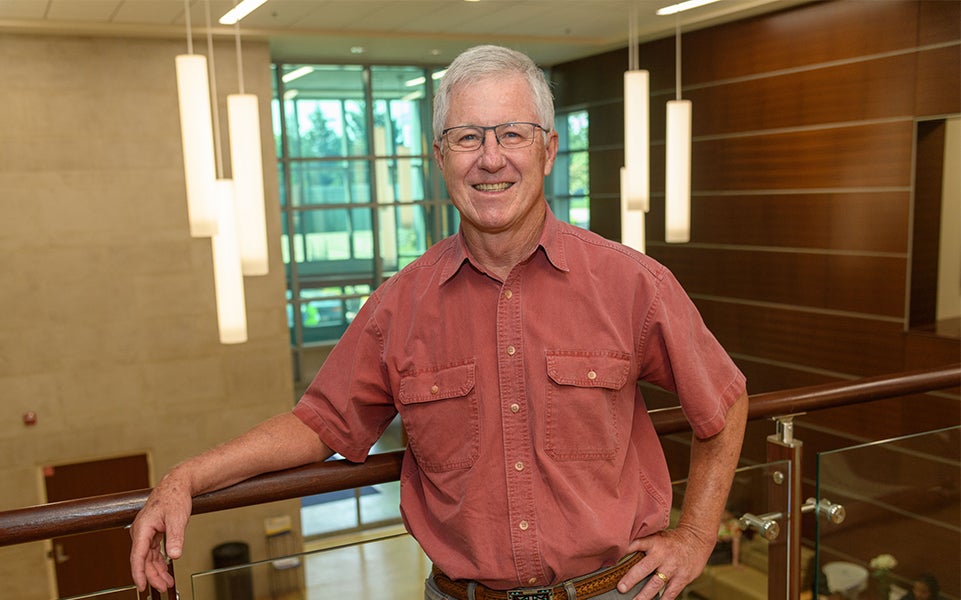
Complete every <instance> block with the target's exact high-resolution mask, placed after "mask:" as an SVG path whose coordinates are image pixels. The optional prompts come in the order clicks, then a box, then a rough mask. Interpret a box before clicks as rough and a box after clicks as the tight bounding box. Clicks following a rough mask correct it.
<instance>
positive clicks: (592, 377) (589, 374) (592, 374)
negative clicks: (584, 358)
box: [587, 369, 597, 381]
mask: <svg viewBox="0 0 961 600" xmlns="http://www.w3.org/2000/svg"><path fill="white" fill-rule="evenodd" d="M587 378H588V379H590V380H591V381H594V380H595V379H597V373H595V372H594V369H591V370H590V371H588V372H587Z"/></svg>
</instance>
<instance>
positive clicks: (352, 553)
mask: <svg viewBox="0 0 961 600" xmlns="http://www.w3.org/2000/svg"><path fill="white" fill-rule="evenodd" d="M369 535H371V534H370V533H366V534H359V535H358V536H356V537H355V539H354V540H352V541H349V542H344V543H337V544H336V545H333V546H329V547H325V548H321V549H318V550H314V551H310V552H303V553H299V554H293V555H290V556H285V557H283V558H274V559H269V560H264V561H259V562H252V563H249V564H244V565H238V566H232V567H225V568H221V569H214V570H211V571H204V572H201V573H196V574H194V575H192V576H191V588H192V593H193V600H253V599H254V598H257V599H260V598H272V599H276V600H281V599H282V600H308V599H309V600H343V599H345V598H349V599H350V600H383V598H423V595H424V580H425V579H426V578H427V575H428V573H429V572H430V561H429V560H428V559H427V557H426V556H425V555H424V553H423V552H422V551H421V549H420V547H419V546H418V545H417V542H416V541H414V539H413V538H412V537H410V535H408V534H407V533H405V532H403V529H402V528H400V529H397V528H395V529H394V530H393V531H392V532H390V533H388V534H386V535H385V536H384V537H380V538H376V539H369V538H368V537H367V536H369Z"/></svg>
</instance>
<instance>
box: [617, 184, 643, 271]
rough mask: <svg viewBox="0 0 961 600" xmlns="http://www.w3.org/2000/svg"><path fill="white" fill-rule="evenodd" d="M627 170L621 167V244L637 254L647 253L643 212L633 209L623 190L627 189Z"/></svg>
mask: <svg viewBox="0 0 961 600" xmlns="http://www.w3.org/2000/svg"><path fill="white" fill-rule="evenodd" d="M627 177H628V174H627V168H626V167H621V190H622V192H621V194H622V196H621V243H622V244H624V245H625V246H630V247H631V248H634V249H635V250H637V251H638V252H646V251H647V239H646V238H647V236H646V234H645V232H644V220H645V219H644V211H643V210H639V209H633V208H631V207H630V203H629V202H628V201H627V198H625V197H624V196H623V190H625V189H627V185H628V184H627V181H626V179H627Z"/></svg>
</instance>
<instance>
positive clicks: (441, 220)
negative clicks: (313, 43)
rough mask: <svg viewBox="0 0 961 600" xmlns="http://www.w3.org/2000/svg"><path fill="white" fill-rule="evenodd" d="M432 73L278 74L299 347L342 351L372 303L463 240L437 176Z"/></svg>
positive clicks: (294, 340) (320, 70) (305, 68)
mask: <svg viewBox="0 0 961 600" xmlns="http://www.w3.org/2000/svg"><path fill="white" fill-rule="evenodd" d="M429 74H430V71H429V70H428V69H424V68H421V67H402V66H401V67H395V66H371V67H364V66H359V65H297V64H279V65H275V66H274V75H275V77H274V86H275V94H274V97H275V99H274V103H273V106H274V118H273V123H274V136H275V141H276V148H277V151H278V154H277V156H278V161H279V165H278V171H279V173H280V202H281V206H282V209H283V215H284V219H283V226H282V228H283V241H282V242H283V258H284V265H285V267H286V270H287V283H288V310H287V318H288V324H289V326H290V330H291V344H292V346H293V348H294V350H295V354H298V353H299V352H301V351H302V350H303V348H304V347H305V346H309V345H312V344H313V345H316V344H329V343H332V342H334V341H336V340H337V339H338V338H339V337H340V336H341V335H342V334H343V332H344V330H345V329H346V328H347V325H348V324H349V323H350V321H351V320H352V319H353V318H354V316H355V315H356V314H357V311H358V310H359V308H360V305H361V304H362V303H363V302H364V300H365V299H366V298H367V296H368V295H369V294H370V292H371V291H372V290H373V289H375V288H376V287H377V286H378V285H379V284H380V283H381V282H382V281H384V279H386V278H387V277H389V276H390V275H392V274H393V273H395V272H397V271H398V270H399V269H401V268H403V267H404V266H405V265H407V264H409V263H410V262H411V261H413V260H414V259H415V258H417V257H418V256H420V255H421V254H423V252H424V251H425V250H426V249H427V248H428V247H429V246H430V245H431V244H433V243H434V242H436V241H437V240H439V239H441V238H442V237H445V236H447V235H450V234H451V233H453V232H454V231H456V229H457V225H458V220H457V218H456V212H455V211H454V210H453V207H452V206H450V204H449V202H448V201H447V200H446V198H445V197H444V195H443V193H442V189H441V186H440V185H438V184H436V183H434V181H435V180H436V179H437V176H436V174H435V173H433V165H432V164H431V143H430V135H431V134H430V106H429V104H430V102H429V98H430V97H431V95H432V93H433V86H432V81H433V80H430V81H431V83H428V79H427V76H428V75H429Z"/></svg>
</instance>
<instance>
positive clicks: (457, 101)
mask: <svg viewBox="0 0 961 600" xmlns="http://www.w3.org/2000/svg"><path fill="white" fill-rule="evenodd" d="M484 116H488V117H490V118H494V119H495V120H497V119H500V120H497V123H503V122H505V121H531V120H536V116H537V108H536V105H535V103H534V95H533V93H532V92H531V89H530V86H529V85H528V83H527V80H526V79H525V78H524V77H523V76H522V75H520V74H517V73H505V74H501V75H496V76H495V75H489V76H486V77H483V78H480V79H476V80H474V81H464V82H459V83H457V84H456V85H455V86H454V87H453V88H452V89H451V95H450V108H449V111H448V115H447V121H448V123H447V125H448V126H453V125H458V124H465V123H466V122H467V121H470V122H471V124H474V125H477V124H486V125H492V124H496V123H479V122H476V120H477V119H479V118H483V117H484ZM465 119H467V121H464V120H465ZM472 119H473V120H472ZM454 120H457V121H463V122H462V123H454V122H452V121H454Z"/></svg>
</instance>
